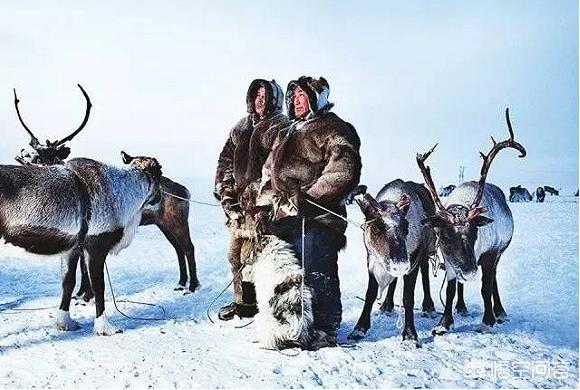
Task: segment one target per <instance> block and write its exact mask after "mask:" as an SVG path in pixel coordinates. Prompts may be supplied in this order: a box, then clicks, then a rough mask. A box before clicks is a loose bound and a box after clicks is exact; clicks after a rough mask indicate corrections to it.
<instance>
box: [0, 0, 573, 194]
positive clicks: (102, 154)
mask: <svg viewBox="0 0 580 390" xmlns="http://www.w3.org/2000/svg"><path fill="white" fill-rule="evenodd" d="M338 3H339V2H330V1H329V2H316V3H314V2H300V1H287V2H274V1H263V2H262V1H251V2H242V1H236V2H234V1H231V2H218V1H208V2H193V1H124V2H123V4H114V2H104V1H94V2H93V1H91V2H87V1H73V2H64V1H58V2H57V1H55V2H47V1H42V2H41V1H37V2H32V1H18V2H15V1H14V2H4V3H3V4H2V5H1V6H0V53H1V61H0V134H1V136H2V140H1V142H0V162H1V163H5V164H7V163H12V162H13V158H14V156H15V155H16V154H17V153H18V151H19V150H20V149H21V148H22V147H24V146H26V145H27V143H28V141H29V139H28V137H27V135H26V133H25V132H24V130H23V129H22V128H21V126H20V124H19V123H18V120H17V117H16V113H15V111H14V106H13V97H12V88H13V87H16V88H17V90H18V92H19V97H20V99H21V103H20V106H21V112H22V113H23V115H24V117H25V118H26V121H27V122H28V124H29V127H31V128H32V129H33V130H34V131H35V133H36V135H37V136H38V138H40V139H41V140H45V139H46V138H49V139H51V140H54V139H58V138H62V137H64V136H65V135H66V134H68V132H71V131H72V130H74V129H75V128H76V127H77V126H78V124H79V123H80V121H81V120H82V118H83V115H84V110H85V102H84V99H83V98H82V95H81V93H80V91H79V90H78V88H77V87H76V84H77V83H81V84H82V85H83V86H84V87H85V89H86V90H87V92H88V93H89V95H90V97H91V100H92V102H93V104H94V107H93V111H92V113H91V118H90V120H89V123H88V125H87V126H86V128H85V130H84V131H83V132H82V133H81V134H80V135H78V136H77V138H75V140H74V141H73V142H72V144H71V146H72V149H73V152H72V155H71V157H77V156H84V157H91V158H95V159H97V160H101V161H105V162H109V163H115V164H120V162H121V159H120V155H119V152H120V150H122V149H123V150H125V151H127V152H129V153H130V154H140V155H151V156H155V157H157V158H158V159H159V160H160V162H161V163H162V165H163V167H164V173H165V174H166V175H167V176H169V177H211V176H213V174H214V170H215V165H216V161H217V157H218V154H219V152H220V150H221V148H222V145H223V143H224V142H225V140H226V137H227V135H228V132H229V129H230V128H231V126H232V125H233V124H234V123H235V121H236V120H238V119H240V118H241V117H242V116H244V115H245V101H244V100H245V94H246V89H247V86H248V84H249V82H250V81H251V80H252V79H254V78H275V79H276V80H277V81H279V82H280V84H281V85H282V86H283V88H285V87H286V85H287V83H288V81H290V80H291V79H294V78H297V77H298V76H300V75H303V74H307V75H312V76H324V77H325V78H327V80H328V81H329V83H330V91H331V92H330V97H329V98H330V100H331V101H333V102H335V104H336V105H335V108H334V111H335V112H336V113H337V114H338V115H340V116H341V117H342V118H343V119H345V120H347V121H349V122H351V123H352V124H353V125H354V126H355V127H356V128H357V130H358V132H359V135H360V137H361V141H362V148H361V154H362V159H363V165H364V166H363V179H362V180H363V181H368V182H370V183H378V182H381V181H385V182H386V181H387V180H391V179H394V178H396V177H401V178H405V179H413V180H418V181H420V180H421V177H420V173H419V170H418V169H417V167H416V164H415V160H414V156H415V153H416V152H418V151H425V150H426V149H428V148H429V147H430V146H432V145H433V144H434V143H435V142H439V148H438V150H437V152H436V153H434V154H433V155H432V157H431V158H430V160H429V164H430V165H431V166H432V169H433V176H434V179H435V182H436V184H437V185H439V186H442V185H444V184H448V183H451V182H455V181H456V180H457V175H458V171H459V168H458V167H459V166H460V165H464V166H465V167H466V168H465V177H466V179H477V178H478V177H477V174H478V171H479V168H480V160H479V157H478V152H479V151H480V150H483V151H487V150H488V149H489V148H490V146H491V141H490V138H489V137H490V136H491V135H493V136H494V138H495V139H496V140H499V139H503V138H505V137H506V136H507V130H506V126H505V121H504V109H505V107H506V106H509V107H510V109H511V118H512V124H513V126H514V129H515V134H516V139H517V140H519V141H520V142H521V143H522V144H524V145H525V146H526V148H527V149H528V152H529V155H528V157H527V158H526V159H518V158H517V157H516V152H515V151H505V152H503V153H502V154H500V155H499V156H498V158H497V159H496V162H495V163H494V165H493V167H492V169H491V170H490V174H489V181H495V182H497V183H498V184H500V185H504V186H505V185H508V184H520V183H521V184H524V185H527V186H529V187H532V189H535V187H537V186H538V185H544V184H551V185H555V186H563V187H564V188H565V190H567V191H573V190H575V189H576V187H577V186H578V2H577V1H576V0H570V1H565V0H561V1H548V0H545V1H531V0H525V1H485V2H483V1H480V2H475V1H472V2H465V1H438V2H424V1H415V2H413V1H406V2H401V1H396V2H395V1H380V2H355V1H352V2H347V1H345V2H340V4H338ZM504 188H505V187H504Z"/></svg>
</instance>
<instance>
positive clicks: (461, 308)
mask: <svg viewBox="0 0 580 390" xmlns="http://www.w3.org/2000/svg"><path fill="white" fill-rule="evenodd" d="M455 311H456V312H457V314H460V315H462V316H464V317H465V316H467V315H468V314H469V312H468V311H467V306H465V300H464V298H463V283H457V303H456V304H455Z"/></svg>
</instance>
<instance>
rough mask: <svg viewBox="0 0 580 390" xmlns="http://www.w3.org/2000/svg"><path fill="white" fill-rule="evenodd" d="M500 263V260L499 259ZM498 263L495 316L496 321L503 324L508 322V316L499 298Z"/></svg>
mask: <svg viewBox="0 0 580 390" xmlns="http://www.w3.org/2000/svg"><path fill="white" fill-rule="evenodd" d="M498 261H499V259H498ZM496 274H497V263H496V264H495V267H494V269H493V314H494V315H495V319H496V320H497V323H498V324H502V323H504V322H506V321H507V320H508V316H507V314H506V312H505V310H504V308H503V305H502V304H501V300H500V298H499V291H498V287H497V276H496Z"/></svg>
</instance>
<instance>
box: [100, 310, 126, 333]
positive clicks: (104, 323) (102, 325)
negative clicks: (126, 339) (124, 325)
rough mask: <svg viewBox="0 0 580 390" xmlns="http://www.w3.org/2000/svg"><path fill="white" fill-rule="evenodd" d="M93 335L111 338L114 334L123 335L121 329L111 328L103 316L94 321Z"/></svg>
mask: <svg viewBox="0 0 580 390" xmlns="http://www.w3.org/2000/svg"><path fill="white" fill-rule="evenodd" d="M95 333H96V334H98V335H99V336H111V335H114V334H116V333H123V330H122V329H119V328H117V327H115V326H113V325H112V324H111V323H110V322H109V321H108V320H107V317H106V316H105V315H104V314H101V316H100V317H98V318H96V319H95Z"/></svg>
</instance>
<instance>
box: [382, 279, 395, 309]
mask: <svg viewBox="0 0 580 390" xmlns="http://www.w3.org/2000/svg"><path fill="white" fill-rule="evenodd" d="M396 287H397V278H394V279H393V281H392V282H391V284H389V287H388V288H387V296H386V297H385V300H384V302H383V304H382V305H381V308H380V309H379V310H380V311H381V312H383V313H392V312H393V309H394V308H395V301H394V299H393V298H394V296H395V288H396Z"/></svg>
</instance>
